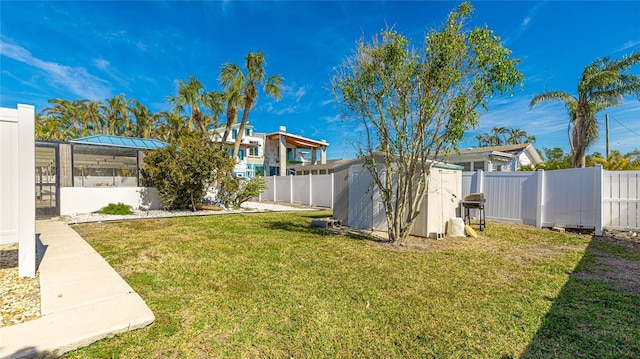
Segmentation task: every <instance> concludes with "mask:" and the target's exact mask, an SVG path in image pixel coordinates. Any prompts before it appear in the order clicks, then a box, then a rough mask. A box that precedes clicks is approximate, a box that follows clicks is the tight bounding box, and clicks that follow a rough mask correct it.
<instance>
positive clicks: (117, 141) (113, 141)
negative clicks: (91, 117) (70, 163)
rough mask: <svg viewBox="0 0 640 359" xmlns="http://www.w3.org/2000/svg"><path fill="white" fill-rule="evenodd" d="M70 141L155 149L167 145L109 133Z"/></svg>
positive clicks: (153, 140) (151, 140)
mask: <svg viewBox="0 0 640 359" xmlns="http://www.w3.org/2000/svg"><path fill="white" fill-rule="evenodd" d="M69 142H71V143H80V144H90V145H102V146H113V147H127V148H136V149H145V150H155V149H158V148H163V147H166V146H167V143H166V142H163V141H160V140H155V139H151V138H136V137H123V136H110V135H93V136H87V137H80V138H75V139H73V140H71V141H69Z"/></svg>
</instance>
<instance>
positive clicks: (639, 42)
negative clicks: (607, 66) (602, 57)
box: [616, 40, 640, 52]
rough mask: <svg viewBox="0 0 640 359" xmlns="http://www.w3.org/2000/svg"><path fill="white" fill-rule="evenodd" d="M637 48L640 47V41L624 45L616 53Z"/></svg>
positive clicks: (628, 42) (630, 41) (632, 41)
mask: <svg viewBox="0 0 640 359" xmlns="http://www.w3.org/2000/svg"><path fill="white" fill-rule="evenodd" d="M636 46H640V41H637V40H629V41H627V42H625V43H624V44H622V46H621V47H620V48H619V49H618V50H616V52H619V51H626V50H629V49H632V48H634V47H636Z"/></svg>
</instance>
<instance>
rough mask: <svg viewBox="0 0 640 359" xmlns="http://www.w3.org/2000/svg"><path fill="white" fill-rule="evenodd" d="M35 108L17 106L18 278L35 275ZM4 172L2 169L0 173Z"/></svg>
mask: <svg viewBox="0 0 640 359" xmlns="http://www.w3.org/2000/svg"><path fill="white" fill-rule="evenodd" d="M34 113H35V108H34V107H33V106H30V105H22V104H18V123H17V126H18V154H17V157H18V173H15V174H14V176H17V177H18V181H19V184H18V201H19V203H18V208H17V209H16V211H17V212H18V235H19V239H18V243H19V245H18V274H19V275H20V276H21V277H31V278H33V277H35V274H36V209H35V198H36V185H35V176H34V171H35V168H36V164H35V158H36V156H35V150H36V146H35V140H34V135H33V134H34V126H35V120H34V118H35V114H34ZM3 170H4V169H3Z"/></svg>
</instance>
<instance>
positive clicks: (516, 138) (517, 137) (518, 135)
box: [506, 128, 531, 145]
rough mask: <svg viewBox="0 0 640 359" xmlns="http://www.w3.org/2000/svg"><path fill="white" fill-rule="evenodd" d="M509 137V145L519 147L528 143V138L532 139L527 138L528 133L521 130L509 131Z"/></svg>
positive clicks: (507, 142)
mask: <svg viewBox="0 0 640 359" xmlns="http://www.w3.org/2000/svg"><path fill="white" fill-rule="evenodd" d="M508 135H509V137H507V141H506V144H507V145H518V144H520V143H526V142H527V140H528V138H529V137H531V136H529V137H527V132H526V131H523V130H521V129H519V128H512V129H510V130H508ZM523 140H524V141H523Z"/></svg>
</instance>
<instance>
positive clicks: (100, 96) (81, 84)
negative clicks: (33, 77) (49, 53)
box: [0, 39, 110, 100]
mask: <svg viewBox="0 0 640 359" xmlns="http://www.w3.org/2000/svg"><path fill="white" fill-rule="evenodd" d="M0 55H2V56H6V57H9V58H11V59H13V60H16V61H19V62H22V63H24V64H26V65H28V66H31V67H33V68H36V69H38V70H40V71H42V72H44V74H45V78H46V80H47V82H49V83H51V84H53V85H54V86H59V87H63V88H66V89H67V90H68V91H70V92H72V93H73V94H75V95H78V96H79V97H81V98H86V99H90V100H104V99H105V98H107V97H109V96H110V88H109V84H108V82H107V81H105V80H103V79H101V78H99V77H97V76H94V75H92V74H90V73H89V72H88V71H87V70H86V69H85V68H83V67H71V66H66V65H62V64H58V63H55V62H50V61H45V60H42V59H39V58H36V57H34V56H33V55H32V54H31V53H30V52H29V51H28V50H27V49H25V48H23V47H21V46H18V45H15V44H12V43H9V42H6V41H4V39H3V40H0ZM103 65H104V63H103Z"/></svg>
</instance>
